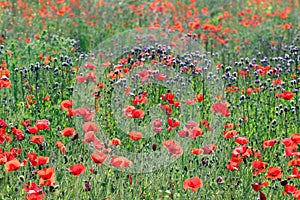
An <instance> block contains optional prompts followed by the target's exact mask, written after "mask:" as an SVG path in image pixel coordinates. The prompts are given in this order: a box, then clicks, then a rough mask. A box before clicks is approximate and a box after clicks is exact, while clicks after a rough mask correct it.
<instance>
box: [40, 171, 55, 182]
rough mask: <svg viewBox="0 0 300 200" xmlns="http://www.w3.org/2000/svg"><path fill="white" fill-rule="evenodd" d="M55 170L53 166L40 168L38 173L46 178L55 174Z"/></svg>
mask: <svg viewBox="0 0 300 200" xmlns="http://www.w3.org/2000/svg"><path fill="white" fill-rule="evenodd" d="M54 172H55V170H54V169H53V168H44V169H42V170H38V171H37V174H38V175H39V176H40V177H41V178H42V179H44V180H47V179H50V178H51V177H52V176H53V175H54Z"/></svg>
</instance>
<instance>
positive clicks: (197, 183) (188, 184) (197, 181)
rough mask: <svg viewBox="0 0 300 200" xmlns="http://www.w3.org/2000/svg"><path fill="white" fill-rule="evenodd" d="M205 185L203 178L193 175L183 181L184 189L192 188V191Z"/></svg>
mask: <svg viewBox="0 0 300 200" xmlns="http://www.w3.org/2000/svg"><path fill="white" fill-rule="evenodd" d="M202 186H203V182H202V179H201V178H198V177H193V178H190V179H186V180H185V181H184V182H183V189H185V190H186V189H188V188H189V189H191V191H192V192H195V191H196V190H197V189H199V188H201V187H202Z"/></svg>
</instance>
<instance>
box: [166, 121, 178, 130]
mask: <svg viewBox="0 0 300 200" xmlns="http://www.w3.org/2000/svg"><path fill="white" fill-rule="evenodd" d="M168 125H169V128H168V130H169V131H170V130H173V129H175V128H176V127H177V126H179V125H180V121H179V120H178V119H176V118H169V119H168Z"/></svg>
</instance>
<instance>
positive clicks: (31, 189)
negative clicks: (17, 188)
mask: <svg viewBox="0 0 300 200" xmlns="http://www.w3.org/2000/svg"><path fill="white" fill-rule="evenodd" d="M42 190H43V188H41V187H38V186H37V184H36V183H34V182H33V183H32V184H29V183H25V184H24V191H25V192H26V193H27V194H32V193H39V192H41V191H42Z"/></svg>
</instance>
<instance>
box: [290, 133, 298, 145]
mask: <svg viewBox="0 0 300 200" xmlns="http://www.w3.org/2000/svg"><path fill="white" fill-rule="evenodd" d="M291 140H293V142H294V143H296V144H300V134H299V133H294V134H293V135H292V136H291Z"/></svg>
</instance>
